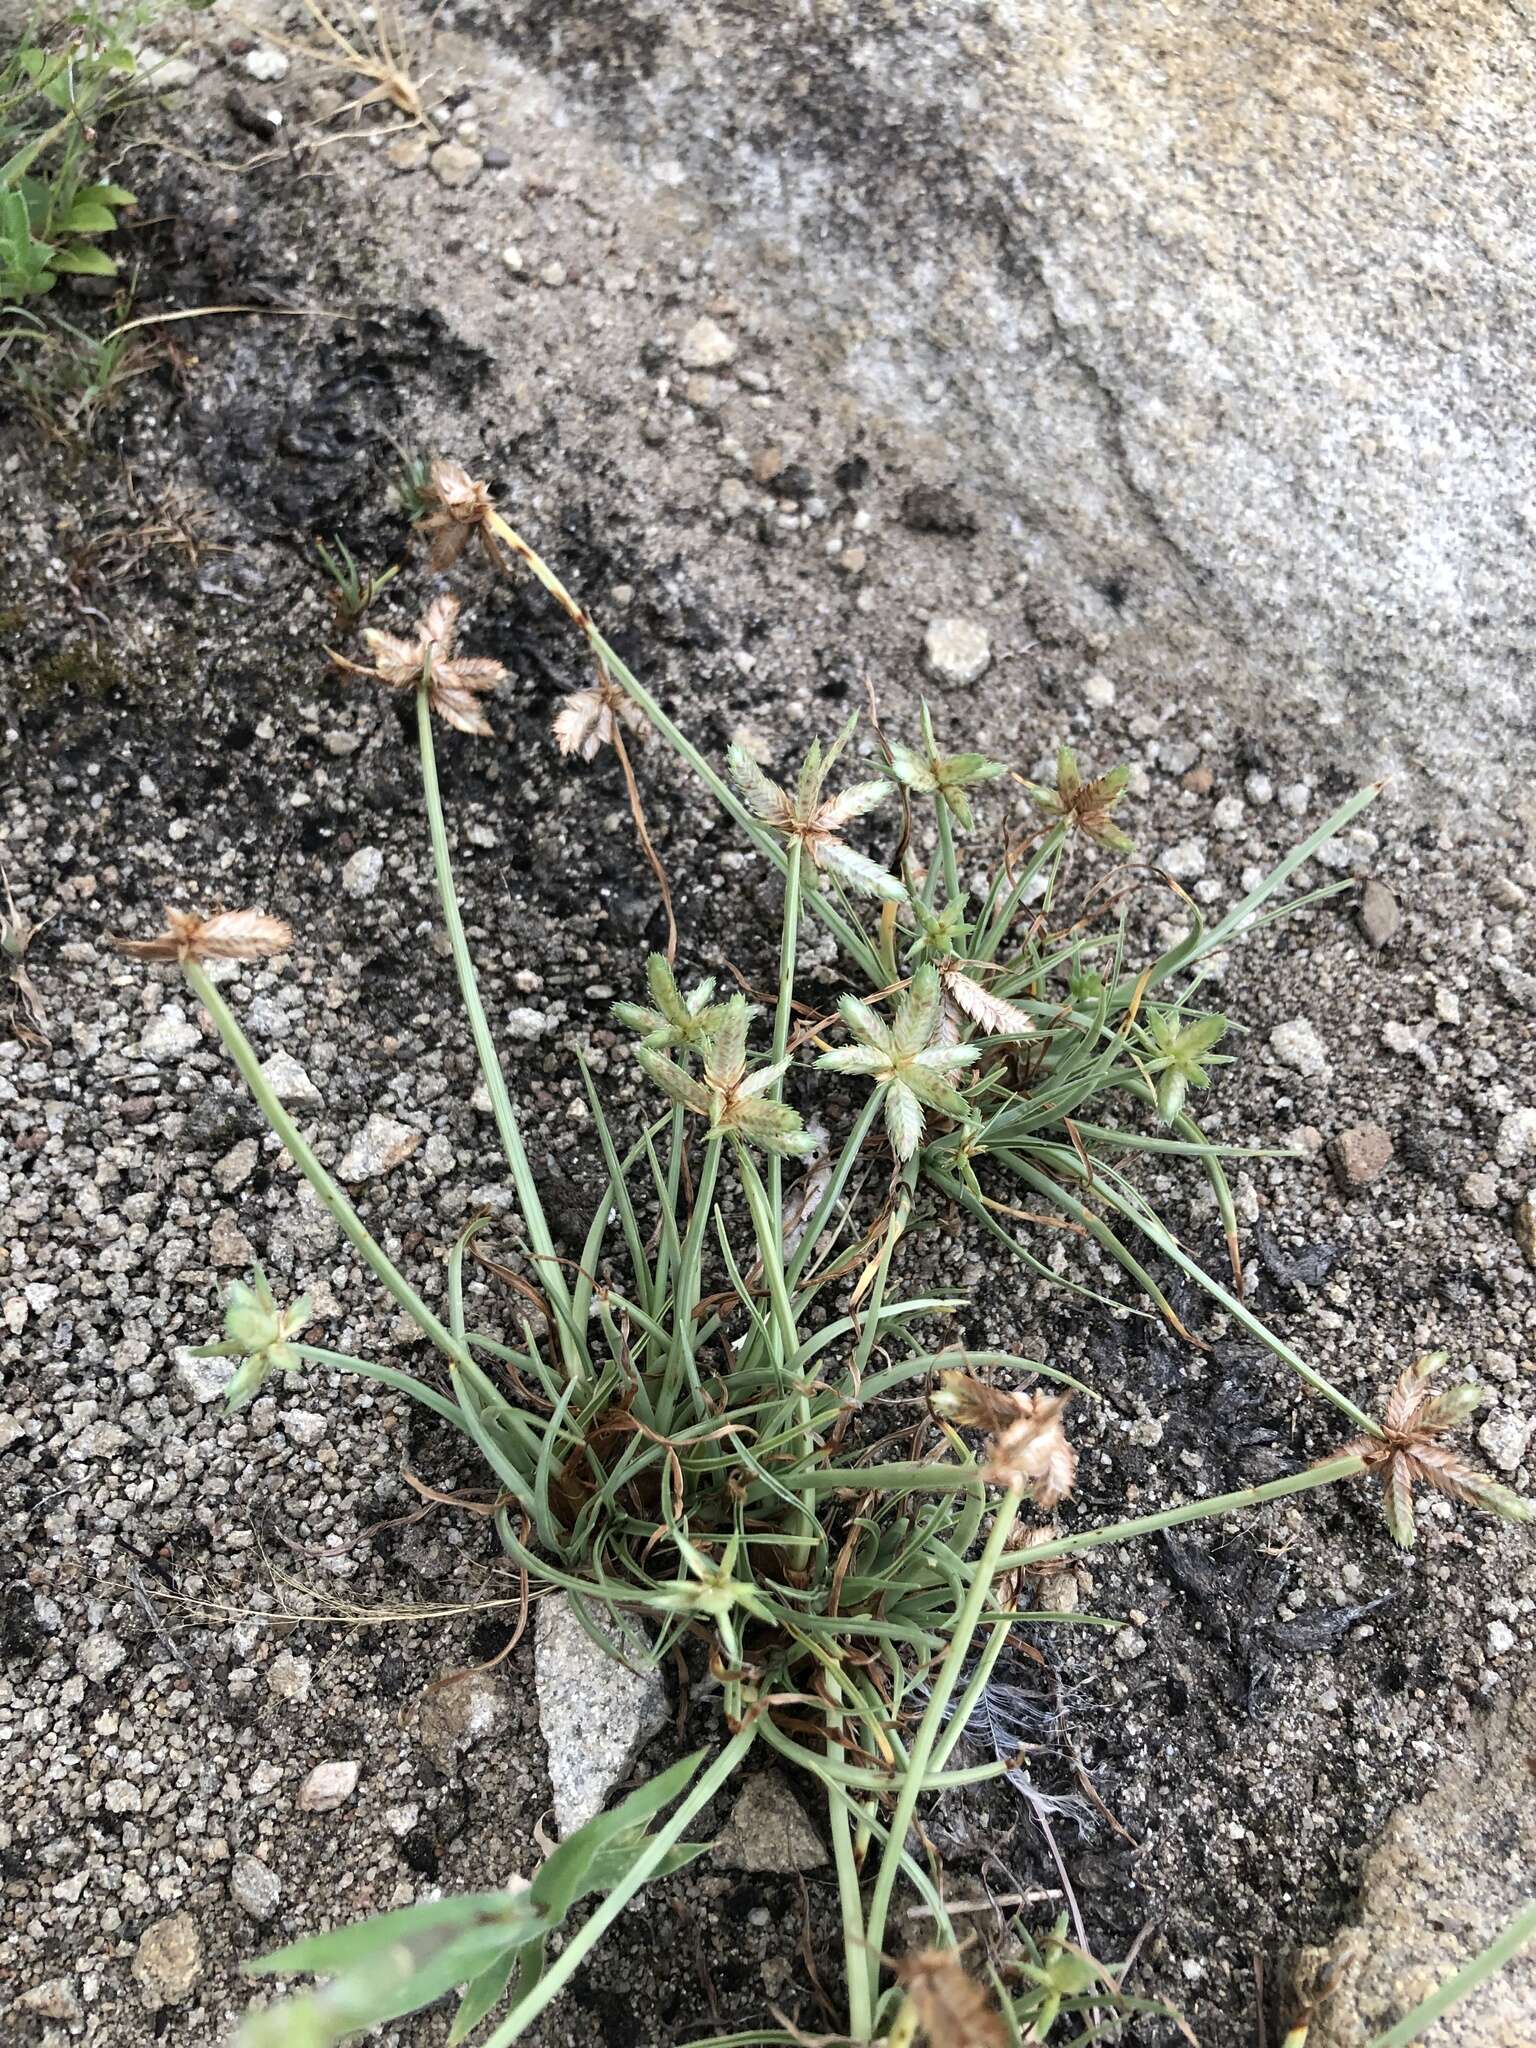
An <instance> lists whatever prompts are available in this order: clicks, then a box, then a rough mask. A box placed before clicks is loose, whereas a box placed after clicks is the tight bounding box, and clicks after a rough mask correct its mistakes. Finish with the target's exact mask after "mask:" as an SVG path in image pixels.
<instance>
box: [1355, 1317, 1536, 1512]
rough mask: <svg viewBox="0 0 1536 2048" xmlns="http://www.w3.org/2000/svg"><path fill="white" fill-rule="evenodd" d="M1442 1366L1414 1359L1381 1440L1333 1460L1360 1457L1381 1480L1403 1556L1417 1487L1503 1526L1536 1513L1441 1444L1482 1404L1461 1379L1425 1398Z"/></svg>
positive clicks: (1436, 1356)
mask: <svg viewBox="0 0 1536 2048" xmlns="http://www.w3.org/2000/svg"><path fill="white" fill-rule="evenodd" d="M1445 1361H1446V1354H1445V1352H1443V1351H1431V1352H1427V1353H1426V1354H1425V1355H1424V1356H1423V1357H1422V1358H1416V1359H1415V1360H1414V1362H1413V1364H1412V1365H1410V1366H1409V1368H1408V1370H1407V1371H1406V1372H1405V1373H1404V1374H1403V1376H1402V1378H1401V1379H1400V1380H1399V1381H1398V1382H1397V1385H1396V1386H1395V1387H1394V1388H1393V1389H1392V1392H1391V1393H1390V1394H1389V1395H1388V1396H1387V1406H1386V1411H1385V1413H1384V1414H1383V1416H1382V1419H1381V1435H1380V1436H1362V1437H1357V1438H1356V1439H1355V1441H1354V1442H1353V1443H1351V1444H1346V1445H1345V1447H1344V1449H1343V1451H1341V1452H1339V1453H1337V1454H1336V1455H1338V1456H1341V1457H1350V1456H1354V1457H1358V1458H1363V1459H1364V1460H1365V1468H1366V1470H1367V1472H1370V1473H1372V1474H1374V1475H1375V1476H1376V1477H1378V1478H1379V1479H1380V1480H1381V1482H1382V1492H1383V1500H1382V1512H1383V1515H1384V1518H1385V1520H1386V1524H1387V1528H1388V1529H1389V1530H1390V1531H1391V1534H1392V1538H1393V1540H1394V1542H1396V1543H1399V1544H1401V1545H1402V1547H1403V1549H1404V1550H1409V1549H1411V1548H1412V1547H1413V1539H1414V1514H1413V1488H1414V1482H1415V1481H1419V1482H1421V1483H1422V1484H1423V1485H1425V1486H1430V1487H1433V1488H1434V1490H1435V1491H1436V1492H1437V1493H1444V1494H1448V1495H1449V1496H1450V1498H1451V1499H1452V1500H1460V1501H1465V1502H1466V1503H1467V1505H1468V1506H1469V1507H1474V1508H1482V1509H1484V1510H1485V1511H1486V1512H1487V1513H1488V1514H1491V1515H1499V1516H1502V1517H1503V1519H1504V1520H1505V1521H1510V1522H1528V1521H1530V1520H1531V1519H1532V1516H1533V1513H1536V1510H1533V1508H1532V1505H1531V1503H1530V1502H1529V1501H1527V1500H1523V1499H1522V1498H1521V1496H1520V1495H1519V1494H1517V1493H1514V1492H1512V1491H1511V1489H1510V1488H1509V1487H1507V1486H1501V1485H1500V1484H1499V1482H1498V1481H1497V1480H1496V1479H1489V1478H1487V1477H1486V1476H1485V1475H1484V1474H1483V1473H1481V1472H1479V1471H1478V1469H1477V1467H1476V1466H1475V1465H1470V1464H1468V1462H1467V1460H1466V1459H1465V1458H1463V1457H1461V1456H1460V1455H1459V1454H1458V1453H1457V1452H1455V1451H1453V1450H1451V1449H1450V1447H1449V1446H1448V1445H1446V1444H1443V1443H1442V1442H1441V1441H1440V1439H1441V1437H1443V1436H1444V1435H1446V1433H1447V1432H1448V1431H1449V1430H1452V1429H1454V1428H1455V1427H1456V1426H1457V1424H1458V1423H1462V1422H1465V1421H1466V1420H1467V1418H1468V1417H1469V1416H1470V1415H1471V1414H1473V1413H1474V1411H1475V1410H1476V1409H1477V1407H1478V1406H1479V1404H1480V1403H1481V1401H1482V1398H1483V1392H1482V1388H1481V1387H1478V1386H1475V1385H1473V1384H1472V1383H1471V1382H1470V1381H1467V1380H1463V1381H1460V1382H1459V1383H1458V1384H1457V1385H1456V1386H1453V1387H1448V1388H1447V1389H1446V1391H1445V1392H1444V1393H1443V1394H1435V1393H1431V1391H1430V1386H1429V1382H1430V1380H1431V1379H1432V1378H1433V1376H1434V1374H1435V1373H1436V1372H1437V1371H1438V1370H1439V1369H1440V1367H1441V1366H1443V1365H1444V1364H1445Z"/></svg>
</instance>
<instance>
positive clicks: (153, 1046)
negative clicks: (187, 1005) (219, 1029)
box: [139, 1003, 203, 1062]
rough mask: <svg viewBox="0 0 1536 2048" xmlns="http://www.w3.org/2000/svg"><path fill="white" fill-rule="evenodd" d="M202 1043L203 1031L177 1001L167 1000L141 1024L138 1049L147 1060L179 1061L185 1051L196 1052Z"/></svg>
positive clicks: (184, 1054) (183, 1056)
mask: <svg viewBox="0 0 1536 2048" xmlns="http://www.w3.org/2000/svg"><path fill="white" fill-rule="evenodd" d="M202 1042H203V1034H202V1033H201V1032H200V1031H199V1030H198V1028H197V1026H196V1025H195V1024H194V1023H193V1022H192V1020H191V1018H190V1017H189V1016H188V1015H187V1013H186V1011H185V1010H184V1009H183V1008H182V1006H181V1004H180V1003H167V1004H166V1005H165V1006H164V1008H163V1009H162V1010H161V1011H160V1014H159V1015H158V1016H157V1017H152V1018H151V1019H150V1020H149V1022H148V1023H147V1024H146V1025H145V1026H144V1034H143V1036H142V1037H141V1038H140V1040H139V1051H140V1052H141V1053H142V1054H143V1055H144V1057H145V1059H147V1060H155V1061H157V1062H161V1061H169V1060H179V1059H185V1057H186V1056H187V1054H188V1053H189V1052H196V1051H197V1048H198V1047H199V1046H200V1045H201V1044H202Z"/></svg>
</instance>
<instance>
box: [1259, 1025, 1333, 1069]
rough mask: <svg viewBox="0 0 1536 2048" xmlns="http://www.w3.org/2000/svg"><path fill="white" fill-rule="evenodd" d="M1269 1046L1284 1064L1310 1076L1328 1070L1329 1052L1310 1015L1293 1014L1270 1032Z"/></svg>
mask: <svg viewBox="0 0 1536 2048" xmlns="http://www.w3.org/2000/svg"><path fill="white" fill-rule="evenodd" d="M1269 1049H1270V1051H1271V1052H1272V1053H1273V1054H1274V1056H1275V1058H1276V1059H1277V1060H1279V1062H1280V1064H1281V1065H1282V1066H1283V1067H1290V1068H1291V1069H1292V1070H1293V1071H1294V1072H1295V1073H1298V1074H1303V1075H1305V1076H1307V1077H1308V1078H1309V1079H1312V1078H1316V1077H1317V1076H1319V1075H1322V1074H1326V1073H1327V1072H1328V1054H1327V1052H1326V1051H1325V1050H1324V1047H1323V1041H1322V1040H1321V1039H1320V1038H1319V1037H1318V1035H1317V1028H1316V1026H1315V1025H1314V1024H1313V1023H1312V1021H1311V1019H1310V1018H1308V1017H1291V1018H1289V1019H1288V1020H1287V1021H1286V1022H1285V1023H1284V1024H1277V1025H1276V1026H1275V1028H1274V1030H1273V1031H1271V1032H1270V1034H1269Z"/></svg>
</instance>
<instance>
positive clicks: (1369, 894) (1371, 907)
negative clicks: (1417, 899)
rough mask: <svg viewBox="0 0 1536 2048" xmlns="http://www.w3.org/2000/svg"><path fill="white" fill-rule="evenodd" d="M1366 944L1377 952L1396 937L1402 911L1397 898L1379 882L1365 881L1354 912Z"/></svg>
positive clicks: (1401, 919) (1401, 918)
mask: <svg viewBox="0 0 1536 2048" xmlns="http://www.w3.org/2000/svg"><path fill="white" fill-rule="evenodd" d="M1355 915H1356V917H1357V918H1358V919H1359V923H1360V929H1361V931H1362V932H1364V934H1365V937H1366V942H1367V944H1369V945H1371V946H1373V947H1374V948H1375V949H1376V951H1377V952H1378V953H1379V952H1380V951H1381V949H1382V947H1383V946H1387V945H1390V944H1391V943H1392V941H1393V939H1395V938H1396V937H1397V932H1398V927H1399V925H1401V923H1402V921H1403V913H1402V911H1401V910H1400V909H1399V908H1398V904H1397V898H1396V897H1395V896H1394V895H1393V894H1392V891H1391V890H1390V889H1388V888H1387V887H1386V886H1385V885H1384V884H1383V883H1381V882H1366V883H1365V884H1364V886H1363V887H1362V888H1361V891H1360V903H1359V907H1358V909H1357V910H1356V913H1355Z"/></svg>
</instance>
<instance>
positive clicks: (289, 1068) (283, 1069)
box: [261, 1052, 321, 1109]
mask: <svg viewBox="0 0 1536 2048" xmlns="http://www.w3.org/2000/svg"><path fill="white" fill-rule="evenodd" d="M261 1073H262V1079H263V1080H264V1081H265V1082H266V1084H267V1086H268V1087H269V1088H270V1089H271V1090H272V1093H273V1094H274V1095H275V1096H276V1097H277V1099H278V1101H279V1102H280V1103H281V1104H282V1105H283V1107H284V1109H314V1108H315V1107H316V1106H317V1105H318V1104H319V1102H320V1100H321V1095H320V1090H319V1089H318V1088H317V1087H316V1086H315V1084H314V1082H313V1081H311V1079H310V1078H309V1076H308V1074H306V1073H305V1071H304V1069H303V1068H302V1067H301V1066H300V1065H299V1063H298V1061H297V1060H296V1059H295V1058H294V1056H293V1054H292V1053H291V1052H275V1053H273V1055H272V1057H271V1058H270V1059H269V1060H264V1061H263V1062H262V1068H261Z"/></svg>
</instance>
